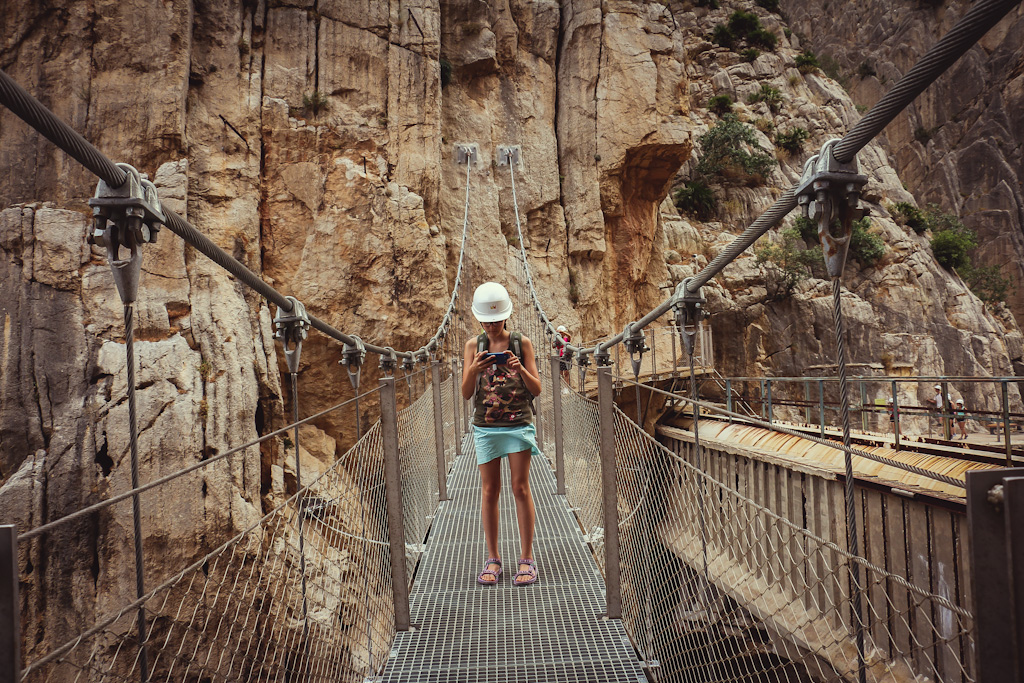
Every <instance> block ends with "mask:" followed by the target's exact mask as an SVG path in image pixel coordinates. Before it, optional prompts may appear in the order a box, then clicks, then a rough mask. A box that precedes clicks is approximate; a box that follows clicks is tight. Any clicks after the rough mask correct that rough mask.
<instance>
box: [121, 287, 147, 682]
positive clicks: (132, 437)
mask: <svg viewBox="0 0 1024 683" xmlns="http://www.w3.org/2000/svg"><path fill="white" fill-rule="evenodd" d="M124 341H125V354H126V356H127V363H128V434H129V447H130V449H131V468H132V488H133V489H137V488H139V423H138V417H137V414H136V411H135V381H136V379H135V305H134V304H133V303H126V304H125V305H124ZM141 508H142V505H141V502H140V500H139V494H138V493H136V494H134V495H133V496H132V529H133V532H134V536H135V597H136V598H141V597H142V596H143V595H145V594H146V581H145V565H144V561H143V552H142V509H141ZM138 631H139V678H140V680H142V681H143V683H145V681H148V680H149V662H148V660H147V659H146V606H145V604H142V605H139V616H138Z"/></svg>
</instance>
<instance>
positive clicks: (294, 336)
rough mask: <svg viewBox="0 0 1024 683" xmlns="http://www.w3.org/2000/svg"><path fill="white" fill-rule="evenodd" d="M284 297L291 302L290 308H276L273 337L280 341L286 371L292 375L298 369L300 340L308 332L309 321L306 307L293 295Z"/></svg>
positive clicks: (300, 352) (300, 351)
mask: <svg viewBox="0 0 1024 683" xmlns="http://www.w3.org/2000/svg"><path fill="white" fill-rule="evenodd" d="M285 299H287V300H288V301H289V303H291V305H292V310H291V311H285V310H284V309H282V308H278V309H277V315H275V316H274V329H275V331H274V339H277V340H278V341H280V342H281V345H282V346H283V347H284V359H285V362H286V363H287V364H288V372H290V373H291V374H293V375H294V374H295V373H297V372H298V371H299V358H300V357H301V355H302V342H303V341H304V340H305V339H306V336H307V335H308V334H309V327H310V322H309V316H308V315H307V314H306V307H305V306H303V305H302V303H301V302H300V301H299V300H298V299H296V298H295V297H293V296H286V297H285Z"/></svg>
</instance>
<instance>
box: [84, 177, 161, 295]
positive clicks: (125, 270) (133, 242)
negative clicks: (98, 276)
mask: <svg viewBox="0 0 1024 683" xmlns="http://www.w3.org/2000/svg"><path fill="white" fill-rule="evenodd" d="M117 166H118V168H120V169H122V170H123V171H125V173H126V174H127V179H126V180H125V182H124V183H123V184H122V185H121V186H119V187H111V186H110V185H107V183H106V181H104V180H100V181H99V182H98V183H96V192H95V193H94V195H93V197H92V198H91V199H90V200H89V206H91V207H92V216H93V225H92V229H91V230H90V232H89V234H88V238H87V239H88V242H89V244H95V245H98V246H101V247H105V248H106V250H107V261H109V262H110V270H111V273H112V275H113V277H114V284H115V285H116V286H117V293H118V294H119V295H120V297H121V301H123V302H124V303H126V304H130V303H134V302H135V300H136V298H137V296H138V293H139V278H140V275H141V273H142V253H141V252H140V251H139V247H140V246H141V245H143V244H152V243H154V242H156V237H157V233H158V232H159V231H160V225H161V224H162V223H163V222H164V220H165V218H164V213H163V208H162V207H161V205H160V197H159V196H157V192H156V186H155V185H154V184H153V183H152V182H150V181H149V180H147V179H146V178H144V177H143V176H142V174H141V173H139V172H138V170H136V169H135V168H134V167H133V166H131V165H129V164H118V165H117ZM121 247H124V248H126V249H127V250H128V251H129V255H128V258H120V250H121Z"/></svg>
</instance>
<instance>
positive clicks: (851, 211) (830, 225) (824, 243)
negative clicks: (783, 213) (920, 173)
mask: <svg viewBox="0 0 1024 683" xmlns="http://www.w3.org/2000/svg"><path fill="white" fill-rule="evenodd" d="M838 143H839V140H838V139H836V140H829V141H828V142H826V143H825V144H824V145H822V146H821V151H820V152H819V153H818V154H815V155H814V156H812V157H811V158H810V159H808V160H807V163H806V164H804V172H803V175H802V176H801V177H800V184H799V185H798V186H797V190H796V196H797V203H798V204H799V206H800V207H801V209H802V210H803V215H804V217H805V218H809V219H810V220H812V221H814V222H815V223H817V224H818V238H819V239H820V240H821V249H822V252H823V253H824V256H825V267H826V268H827V270H828V275H829V277H830V278H838V277H842V275H843V268H844V267H845V266H846V254H847V251H848V250H849V247H850V235H851V233H852V229H853V228H852V226H853V221H855V220H858V219H860V218H861V217H863V215H864V210H863V209H862V208H860V192H861V190H862V189H863V187H864V185H865V184H866V183H867V182H868V178H867V176H865V175H861V173H860V168H859V165H858V163H857V159H856V158H854V159H853V161H851V162H849V163H842V162H840V161H839V160H838V159H836V157H835V154H834V153H833V149H834V148H835V146H836V144H838ZM833 230H837V231H838V234H836V233H834V232H833Z"/></svg>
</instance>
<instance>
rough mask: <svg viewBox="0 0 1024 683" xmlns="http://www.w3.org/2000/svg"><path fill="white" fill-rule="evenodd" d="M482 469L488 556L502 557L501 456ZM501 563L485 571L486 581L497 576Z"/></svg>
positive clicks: (484, 577)
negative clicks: (500, 536)
mask: <svg viewBox="0 0 1024 683" xmlns="http://www.w3.org/2000/svg"><path fill="white" fill-rule="evenodd" d="M478 467H479V469H480V493H481V498H482V503H481V506H480V519H481V520H483V524H484V538H486V539H487V553H488V555H487V557H496V558H498V559H501V554H500V552H499V550H498V496H499V495H500V494H501V458H496V459H494V460H491V461H490V462H486V463H484V464H483V465H478ZM499 567H500V566H499V565H496V564H489V565H487V569H490V570H493V572H485V573H484V575H483V577H482V578H483V579H484V580H485V581H490V580H493V579H494V578H496V577H497V572H498V569H499Z"/></svg>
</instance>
